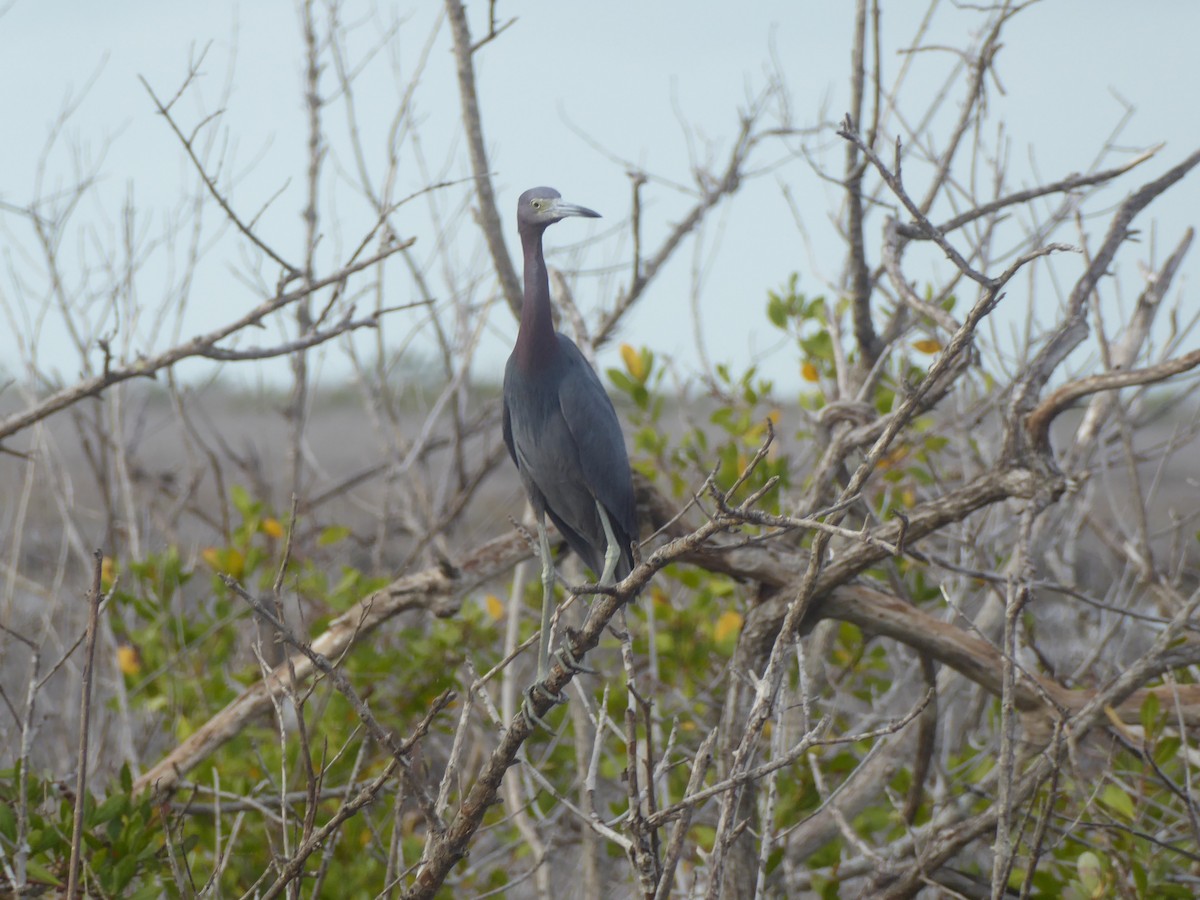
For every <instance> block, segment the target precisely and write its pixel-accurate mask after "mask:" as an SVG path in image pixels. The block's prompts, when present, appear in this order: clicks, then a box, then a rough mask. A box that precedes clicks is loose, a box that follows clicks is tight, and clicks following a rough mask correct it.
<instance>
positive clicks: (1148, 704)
mask: <svg viewBox="0 0 1200 900" xmlns="http://www.w3.org/2000/svg"><path fill="white" fill-rule="evenodd" d="M1160 711H1161V710H1160V705H1159V702H1158V694H1147V695H1146V700H1145V702H1143V703H1142V709H1141V720H1142V728H1144V729H1146V735H1147V736H1152V735H1153V734H1154V731H1155V729H1154V726H1155V724H1156V723H1157V722H1158V716H1159V712H1160Z"/></svg>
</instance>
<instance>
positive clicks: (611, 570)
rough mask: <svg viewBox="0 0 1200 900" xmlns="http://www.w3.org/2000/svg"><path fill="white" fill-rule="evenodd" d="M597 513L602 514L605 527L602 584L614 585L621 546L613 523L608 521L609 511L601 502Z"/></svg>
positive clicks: (602, 522)
mask: <svg viewBox="0 0 1200 900" xmlns="http://www.w3.org/2000/svg"><path fill="white" fill-rule="evenodd" d="M596 512H598V513H600V524H601V525H603V526H604V541H605V547H604V571H603V572H602V573H601V574H600V583H601V584H612V583H613V575H614V574H616V571H617V563H618V562H620V559H621V546H620V545H619V544H618V543H617V536H616V534H614V533H613V527H612V522H610V521H609V520H608V510H606V509H605V508H604V504H603V503H601V502H600V501H599V500H597V501H596Z"/></svg>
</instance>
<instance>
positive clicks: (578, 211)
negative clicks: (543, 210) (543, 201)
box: [550, 200, 600, 219]
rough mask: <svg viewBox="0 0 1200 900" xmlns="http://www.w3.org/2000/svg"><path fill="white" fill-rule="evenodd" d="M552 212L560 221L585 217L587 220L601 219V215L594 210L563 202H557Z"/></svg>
mask: <svg viewBox="0 0 1200 900" xmlns="http://www.w3.org/2000/svg"><path fill="white" fill-rule="evenodd" d="M550 212H551V213H552V214H553V215H555V216H557V217H558V218H560V219H565V218H566V217H567V216H583V217H584V218H587V219H599V218H600V213H598V212H596V211H595V210H593V209H588V208H587V207H586V206H578V205H577V204H574V203H567V202H565V201H563V200H555V201H554V206H553V207H551V209H550Z"/></svg>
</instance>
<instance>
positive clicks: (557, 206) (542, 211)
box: [517, 187, 600, 229]
mask: <svg viewBox="0 0 1200 900" xmlns="http://www.w3.org/2000/svg"><path fill="white" fill-rule="evenodd" d="M567 216H584V217H586V218H589V219H598V218H600V213H598V212H594V211H593V210H590V209H588V208H587V207H586V206H577V205H576V204H574V203H567V202H566V201H564V200H563V198H562V195H561V194H559V192H558V191H556V190H555V189H554V188H548V187H535V188H530V189H529V190H527V191H526V192H525V193H523V194H522V195H521V199H520V200H518V201H517V226H518V227H519V228H522V229H524V228H545V227H546V226H547V225H553V224H554V223H555V222H557V221H559V220H560V219H565V218H567Z"/></svg>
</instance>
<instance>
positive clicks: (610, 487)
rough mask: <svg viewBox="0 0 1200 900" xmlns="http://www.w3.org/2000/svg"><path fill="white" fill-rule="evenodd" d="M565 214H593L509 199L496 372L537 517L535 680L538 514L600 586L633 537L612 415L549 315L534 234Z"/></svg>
mask: <svg viewBox="0 0 1200 900" xmlns="http://www.w3.org/2000/svg"><path fill="white" fill-rule="evenodd" d="M568 216H586V217H588V218H599V216H600V214H599V213H597V212H593V211H592V210H590V209H587V208H585V207H582V206H576V205H575V204H573V203H565V202H564V201H563V199H562V197H561V195H560V194H559V193H558V191H556V190H554V189H553V188H547V187H539V188H533V189H532V190H528V191H526V192H525V193H523V194H522V195H521V198H520V199H519V200H518V201H517V230H518V231H519V232H520V234H521V247H522V248H523V250H524V252H525V300H524V303H523V305H522V307H521V327H520V329H519V330H518V332H517V343H516V345H515V346H514V347H513V352H512V356H510V357H509V358H508V365H507V366H506V367H505V369H504V443H506V444H507V445H508V452H509V453H510V454H511V455H512V458H513V462H515V463H516V464H517V471H519V472H520V474H521V482H522V483H523V484H524V485H525V493H526V494H528V495H529V502H530V504H531V505H532V506H533V511H534V514H535V515H536V516H537V529H538V543H539V548H540V550H541V556H542V633H541V642H540V644H539V645H538V680H539V681H543V680H545V678H546V674H547V671H548V666H549V651H550V616H551V613H552V612H553V609H554V560H553V558H552V557H551V555H550V542H549V540H548V539H547V537H546V516H549V517H550V521H552V522H553V523H554V524H555V525H556V526H557V527H558V530H559V533H560V534H562V536H563V538H564V539H566V542H567V544H568V546H570V548H571V549H572V550H574V551H575V552H576V553H577V554H578V555H579V557H580V559H582V560H583V561H584V563H586V564H587V565H588V567H590V568H591V570H592V571H593V572H595V573H596V574H597V575H599V577H600V583H601V584H612V583H613V582H614V579H616V580H619V579H622V578H624V577H625V576H626V575H628V574H629V573H630V571H632V569H633V554H632V550H631V545H632V543H633V540H634V538H635V537H636V536H637V513H636V510H635V507H634V500H633V481H632V478H631V476H630V472H629V457H628V456H627V455H626V453H625V440H624V438H623V436H622V434H621V424H620V422H618V421H617V413H616V410H614V409H613V405H612V401H611V400H610V399H609V398H608V394H606V393H605V392H604V386H603V385H602V384H601V383H600V379H599V377H598V376H597V375H596V373H595V371H593V369H592V367H591V366H590V365H588V362H587V360H586V359H584V357H583V354H582V353H580V352H579V348H578V347H576V346H575V344H574V343H573V342H572V341H571V339H570V338H568V337H567V336H566V335H564V334H559V333H558V332H556V331H555V330H554V322H553V320H552V319H551V316H550V283H549V280H548V279H547V275H546V260H545V259H544V257H543V256H542V234H543V232H545V230H546V228H547V226H550V225H553V224H554V223H555V222H558V221H560V220H562V219H565V218H567V217H568Z"/></svg>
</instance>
